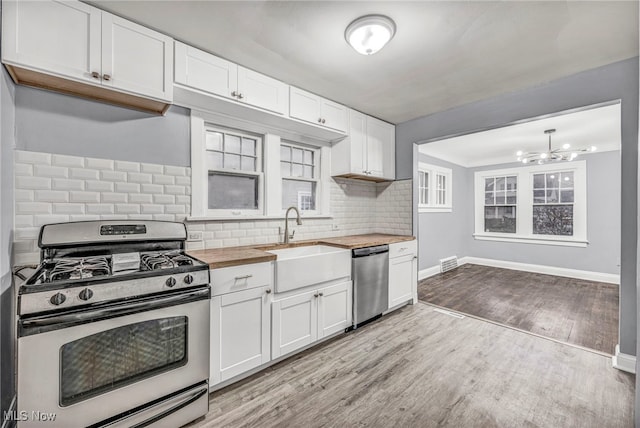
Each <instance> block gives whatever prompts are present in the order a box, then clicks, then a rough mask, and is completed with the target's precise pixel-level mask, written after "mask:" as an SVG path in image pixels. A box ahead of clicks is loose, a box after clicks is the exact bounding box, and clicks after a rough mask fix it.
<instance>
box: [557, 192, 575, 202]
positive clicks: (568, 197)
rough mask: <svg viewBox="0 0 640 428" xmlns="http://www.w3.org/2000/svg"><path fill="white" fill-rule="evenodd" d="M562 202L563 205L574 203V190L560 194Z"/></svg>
mask: <svg viewBox="0 0 640 428" xmlns="http://www.w3.org/2000/svg"><path fill="white" fill-rule="evenodd" d="M560 202H562V203H563V204H564V203H567V202H571V203H573V190H562V191H561V193H560Z"/></svg>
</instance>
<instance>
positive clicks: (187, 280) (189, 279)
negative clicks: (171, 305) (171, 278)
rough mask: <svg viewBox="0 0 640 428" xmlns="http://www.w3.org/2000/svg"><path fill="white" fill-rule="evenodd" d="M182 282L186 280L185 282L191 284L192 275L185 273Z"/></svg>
mask: <svg viewBox="0 0 640 428" xmlns="http://www.w3.org/2000/svg"><path fill="white" fill-rule="evenodd" d="M184 282H186V283H187V284H191V283H192V282H193V276H191V275H187V276H185V277H184Z"/></svg>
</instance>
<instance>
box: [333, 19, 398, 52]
mask: <svg viewBox="0 0 640 428" xmlns="http://www.w3.org/2000/svg"><path fill="white" fill-rule="evenodd" d="M395 33H396V24H395V23H394V22H393V21H392V20H391V18H389V17H387V16H384V15H366V16H361V17H360V18H358V19H356V20H355V21H353V22H352V23H351V24H349V26H348V27H347V29H346V31H345V32H344V38H345V39H346V40H347V43H349V44H350V45H351V47H352V48H354V49H355V50H356V52H358V53H360V54H362V55H373V54H374V53H376V52H378V51H379V50H380V49H382V48H383V47H384V45H386V44H387V43H388V42H389V40H391V39H392V38H393V36H394V34H395Z"/></svg>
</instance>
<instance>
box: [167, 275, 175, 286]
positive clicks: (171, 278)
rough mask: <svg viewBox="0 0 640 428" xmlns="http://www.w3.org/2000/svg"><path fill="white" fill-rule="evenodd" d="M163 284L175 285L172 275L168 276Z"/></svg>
mask: <svg viewBox="0 0 640 428" xmlns="http://www.w3.org/2000/svg"><path fill="white" fill-rule="evenodd" d="M165 284H166V285H167V287H173V286H174V285H176V279H175V278H174V277H172V276H170V277H169V278H167V280H166V281H165Z"/></svg>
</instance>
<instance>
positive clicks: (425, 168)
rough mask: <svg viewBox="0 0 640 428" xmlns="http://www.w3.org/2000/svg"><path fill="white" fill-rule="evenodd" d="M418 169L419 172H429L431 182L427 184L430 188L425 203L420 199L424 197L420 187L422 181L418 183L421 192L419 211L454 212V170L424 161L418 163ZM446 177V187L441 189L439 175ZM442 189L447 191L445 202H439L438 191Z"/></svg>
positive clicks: (419, 195)
mask: <svg viewBox="0 0 640 428" xmlns="http://www.w3.org/2000/svg"><path fill="white" fill-rule="evenodd" d="M418 171H419V173H420V172H422V173H427V174H428V175H429V182H428V184H427V188H428V199H429V201H428V203H426V204H425V203H423V202H422V201H420V198H421V197H422V193H421V190H422V188H420V183H418V187H419V193H418V212H421V213H428V212H431V213H435V212H439V213H444V212H452V211H453V170H452V169H451V168H445V167H442V166H437V165H431V164H428V163H424V162H419V163H418ZM439 176H444V177H445V188H444V189H440V188H439V187H438V184H439V183H438V177H439ZM440 190H444V192H445V200H444V203H438V192H439V191H440Z"/></svg>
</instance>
